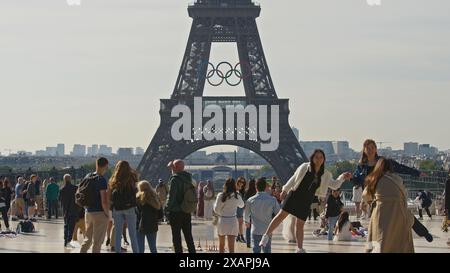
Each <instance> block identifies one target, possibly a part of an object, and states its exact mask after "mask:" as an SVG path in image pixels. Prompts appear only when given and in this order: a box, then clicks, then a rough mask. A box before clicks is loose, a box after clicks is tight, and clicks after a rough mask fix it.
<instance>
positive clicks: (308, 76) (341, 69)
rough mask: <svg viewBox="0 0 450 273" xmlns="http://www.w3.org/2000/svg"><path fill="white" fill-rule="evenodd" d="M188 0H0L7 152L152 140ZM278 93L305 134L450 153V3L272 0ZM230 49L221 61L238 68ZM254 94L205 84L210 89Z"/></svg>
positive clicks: (215, 57)
mask: <svg viewBox="0 0 450 273" xmlns="http://www.w3.org/2000/svg"><path fill="white" fill-rule="evenodd" d="M189 2H191V1H185V0H178V1H175V0H82V4H81V6H79V7H75V6H68V5H67V4H66V0H1V1H0V92H1V102H2V105H1V107H0V116H1V125H2V126H1V128H0V136H1V138H0V152H1V153H2V154H5V153H7V152H5V149H13V150H19V149H20V150H29V151H35V150H37V149H42V148H45V146H54V145H56V143H61V142H62V143H65V144H66V150H70V149H71V148H72V146H73V144H74V143H81V144H93V143H96V144H108V145H110V146H113V147H114V148H117V147H136V146H141V147H143V148H146V147H147V145H148V144H149V143H150V140H151V138H152V136H153V134H154V132H155V130H156V129H157V127H158V125H159V117H158V111H159V99H161V98H169V97H170V95H171V93H172V91H173V87H174V84H175V80H176V77H177V73H178V70H179V68H180V64H181V60H182V56H183V53H184V50H185V46H186V42H187V37H188V34H189V29H190V25H191V19H190V18H189V17H188V14H187V10H186V8H187V4H188V3H189ZM259 3H260V4H261V7H262V13H261V17H260V18H259V19H258V21H257V22H258V27H259V30H260V34H261V38H262V42H263V46H264V50H265V53H266V58H267V61H268V64H269V68H270V72H271V75H272V79H273V81H274V85H275V88H276V91H277V93H278V96H279V97H280V98H289V99H290V109H291V116H290V123H291V125H292V126H295V127H297V128H299V129H300V137H301V139H302V140H349V141H350V146H351V147H352V148H354V149H356V150H360V146H361V145H362V141H363V140H364V139H365V138H368V137H370V138H374V139H376V140H377V141H388V142H391V143H389V144H387V145H390V146H393V147H394V148H401V147H402V143H403V142H405V141H417V142H420V143H431V144H432V145H435V146H437V147H438V148H439V149H449V148H450V126H449V123H448V121H449V117H450V106H449V102H450V16H449V13H450V1H448V0H427V1H425V0H382V5H381V6H379V7H370V6H368V5H367V3H366V0H339V1H336V0H284V1H281V0H260V1H259ZM234 49H235V47H234V46H233V45H231V44H226V45H220V46H219V45H217V44H213V48H212V61H215V62H220V61H222V60H228V61H231V62H235V63H237V52H235V51H233V50H234ZM227 94H229V95H243V94H244V91H243V87H242V86H240V87H237V88H230V89H225V88H219V89H217V88H212V87H206V92H205V95H227Z"/></svg>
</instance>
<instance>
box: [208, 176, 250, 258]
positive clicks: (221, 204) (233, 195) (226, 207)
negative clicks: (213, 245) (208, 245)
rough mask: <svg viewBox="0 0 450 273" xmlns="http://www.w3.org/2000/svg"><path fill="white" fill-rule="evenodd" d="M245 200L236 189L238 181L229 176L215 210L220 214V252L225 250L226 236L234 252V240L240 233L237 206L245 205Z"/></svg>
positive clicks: (215, 204)
mask: <svg viewBox="0 0 450 273" xmlns="http://www.w3.org/2000/svg"><path fill="white" fill-rule="evenodd" d="M244 205H245V204H244V201H243V200H242V197H241V195H240V194H239V193H238V192H237V190H236V182H235V181H234V179H233V178H228V179H227V181H225V184H224V185H223V191H222V192H221V193H219V194H218V195H217V199H216V202H215V203H214V212H215V213H216V214H217V215H218V216H219V221H218V223H217V234H219V253H224V252H225V237H227V241H228V251H229V252H230V253H234V242H235V240H236V236H238V234H239V226H238V220H237V218H236V210H237V208H243V207H244Z"/></svg>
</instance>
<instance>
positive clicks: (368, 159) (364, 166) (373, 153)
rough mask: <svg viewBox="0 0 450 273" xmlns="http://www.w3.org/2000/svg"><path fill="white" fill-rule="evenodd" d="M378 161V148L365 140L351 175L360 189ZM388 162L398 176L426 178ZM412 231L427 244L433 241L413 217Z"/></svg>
mask: <svg viewBox="0 0 450 273" xmlns="http://www.w3.org/2000/svg"><path fill="white" fill-rule="evenodd" d="M379 159H380V156H379V155H378V148H377V144H376V143H375V141H374V140H372V139H366V140H365V141H364V144H363V150H362V152H361V159H360V162H359V164H358V167H357V169H356V171H355V172H354V173H353V182H354V183H355V184H359V185H361V186H362V187H365V179H366V177H367V176H368V175H370V174H371V173H372V171H373V170H374V169H375V165H376V164H377V162H378V160H379ZM386 160H388V161H389V163H390V165H391V166H392V170H393V172H395V173H400V174H406V175H410V176H414V177H423V176H426V174H425V173H422V172H420V171H419V170H416V169H414V168H410V167H408V166H405V165H402V164H400V163H398V162H397V161H395V160H392V159H386ZM364 191H365V189H363V195H365V194H364ZM362 202H363V203H364V204H368V205H372V203H371V202H370V201H369V202H367V200H365V199H364V198H362ZM374 205H375V203H374ZM373 209H374V207H373V206H370V211H371V210H373ZM362 210H363V212H364V211H366V210H365V206H363V207H362ZM367 214H368V213H367V212H365V215H364V217H361V218H362V219H365V217H366V216H367ZM413 230H414V231H415V232H416V233H417V234H418V235H419V236H421V237H425V239H426V240H427V241H428V242H431V241H433V236H432V235H431V234H430V233H429V231H428V229H427V228H426V227H425V226H424V225H423V224H422V223H420V222H419V220H417V218H415V217H414V225H413Z"/></svg>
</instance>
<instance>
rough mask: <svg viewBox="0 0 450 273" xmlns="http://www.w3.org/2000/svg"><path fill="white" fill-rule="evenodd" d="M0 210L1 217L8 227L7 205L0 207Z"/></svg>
mask: <svg viewBox="0 0 450 273" xmlns="http://www.w3.org/2000/svg"><path fill="white" fill-rule="evenodd" d="M0 210H1V212H2V218H3V222H5V226H6V228H9V219H8V210H9V207H3V208H0Z"/></svg>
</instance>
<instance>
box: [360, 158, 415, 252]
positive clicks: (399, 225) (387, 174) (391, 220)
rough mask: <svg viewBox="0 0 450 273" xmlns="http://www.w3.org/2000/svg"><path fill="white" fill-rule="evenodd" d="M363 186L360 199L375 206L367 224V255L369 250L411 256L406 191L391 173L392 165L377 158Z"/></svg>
mask: <svg viewBox="0 0 450 273" xmlns="http://www.w3.org/2000/svg"><path fill="white" fill-rule="evenodd" d="M365 186H366V191H365V192H364V199H366V200H369V201H372V202H373V203H374V204H376V205H375V206H374V209H373V211H372V216H371V217H370V221H369V230H368V236H367V242H368V251H370V250H371V249H372V246H373V249H372V252H379V253H413V252H414V244H413V239H412V231H411V228H412V226H413V224H414V215H413V214H412V213H411V212H410V211H409V210H408V203H407V193H406V188H405V186H404V185H403V180H402V178H401V177H400V176H398V175H397V174H395V173H394V167H393V165H392V161H390V160H388V159H386V158H384V157H379V158H378V161H377V164H376V165H375V168H374V170H373V171H372V172H371V173H370V174H369V175H368V176H367V177H366V182H365Z"/></svg>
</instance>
